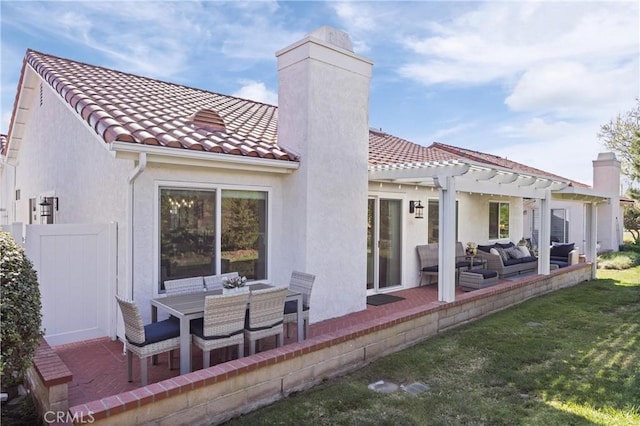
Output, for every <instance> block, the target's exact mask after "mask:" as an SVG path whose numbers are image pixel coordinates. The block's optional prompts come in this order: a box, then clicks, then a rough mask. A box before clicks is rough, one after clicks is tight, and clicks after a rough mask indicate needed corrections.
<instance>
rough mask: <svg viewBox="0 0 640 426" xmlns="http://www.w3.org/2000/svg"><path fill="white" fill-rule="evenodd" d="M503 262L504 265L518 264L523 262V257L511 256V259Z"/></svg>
mask: <svg viewBox="0 0 640 426" xmlns="http://www.w3.org/2000/svg"><path fill="white" fill-rule="evenodd" d="M502 263H503V264H504V266H511V265H518V264H520V263H522V258H520V259H513V258H511V259H507V260H503V261H502Z"/></svg>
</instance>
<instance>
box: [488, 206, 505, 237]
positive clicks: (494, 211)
mask: <svg viewBox="0 0 640 426" xmlns="http://www.w3.org/2000/svg"><path fill="white" fill-rule="evenodd" d="M499 238H509V203H498V202H493V201H492V202H490V203H489V239H490V240H497V239H499Z"/></svg>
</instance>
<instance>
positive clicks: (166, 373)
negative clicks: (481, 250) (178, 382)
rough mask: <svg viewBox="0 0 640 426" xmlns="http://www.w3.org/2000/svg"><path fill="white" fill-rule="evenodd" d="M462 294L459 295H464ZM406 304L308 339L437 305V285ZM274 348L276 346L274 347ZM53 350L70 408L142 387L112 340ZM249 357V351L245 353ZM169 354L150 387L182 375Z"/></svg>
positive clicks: (410, 295)
mask: <svg viewBox="0 0 640 426" xmlns="http://www.w3.org/2000/svg"><path fill="white" fill-rule="evenodd" d="M461 293H462V292H459V294H461ZM390 294H394V295H397V296H401V297H404V298H405V299H404V300H400V301H398V302H394V303H389V304H386V305H382V306H370V305H367V309H366V310H364V311H360V312H355V313H353V314H349V315H346V316H343V317H339V318H333V319H330V320H327V321H323V322H320V323H315V324H312V325H311V327H310V330H309V337H313V336H319V335H322V334H326V333H330V332H333V331H336V330H340V329H342V328H346V327H349V326H352V325H356V324H360V323H363V322H368V321H370V320H372V319H376V318H380V317H384V316H387V315H388V314H391V313H397V312H405V311H407V310H410V309H411V308H414V307H417V306H422V307H424V306H427V305H429V304H435V305H437V304H438V302H437V299H438V291H437V285H431V286H425V287H419V288H413V289H408V290H401V291H397V292H393V293H390ZM295 334H296V332H295V324H292V325H291V337H290V338H288V337H287V336H286V333H285V344H287V343H291V342H295V339H296V336H295ZM270 342H271V339H265V341H264V344H263V348H261V349H267V348H268V346H267V345H268V344H269V343H270ZM272 346H273V344H272ZM53 350H54V351H55V352H56V353H57V354H58V356H59V357H60V358H61V359H62V361H63V362H64V363H65V364H66V365H67V366H68V368H69V369H70V370H71V373H72V374H73V381H72V382H71V383H69V405H70V406H75V405H79V404H83V403H85V402H88V401H93V400H96V399H100V398H104V397H106V396H110V395H117V394H120V393H122V392H125V391H130V390H134V389H137V388H139V387H140V368H139V366H140V363H139V360H138V358H137V357H134V361H133V374H134V376H133V382H132V383H129V382H128V381H127V363H126V356H125V355H124V354H123V344H122V342H120V341H111V340H110V339H109V338H106V337H105V338H100V339H95V340H87V341H82V342H77V343H72V344H68V345H60V346H54V347H53ZM245 353H248V349H247V350H246V351H245ZM223 355H224V354H223V352H222V351H213V352H212V353H211V365H215V364H217V363H219V362H222V361H224V359H223ZM174 357H175V359H174V362H175V365H174V367H175V366H177V365H178V364H179V361H178V360H179V351H175V354H174ZM168 358H169V357H168V354H163V355H160V356H159V365H155V366H153V365H149V370H148V374H149V383H156V382H159V381H162V380H164V379H168V378H170V377H175V376H178V375H179V369H177V368H174V369H173V370H169V368H168ZM192 359H193V361H192V362H193V370H194V371H195V370H198V369H200V368H202V352H201V351H200V350H199V349H198V348H196V347H195V346H192Z"/></svg>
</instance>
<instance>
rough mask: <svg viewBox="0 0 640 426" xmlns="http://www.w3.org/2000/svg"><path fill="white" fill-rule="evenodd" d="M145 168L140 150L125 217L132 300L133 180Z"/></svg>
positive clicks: (132, 181) (131, 177)
mask: <svg viewBox="0 0 640 426" xmlns="http://www.w3.org/2000/svg"><path fill="white" fill-rule="evenodd" d="M146 168H147V153H146V152H140V153H139V154H138V165H137V166H136V168H135V169H133V172H132V173H131V175H130V176H129V194H128V195H129V209H128V213H129V214H128V218H127V222H128V223H127V225H128V229H129V233H128V240H129V241H128V242H127V253H128V256H127V261H128V263H129V284H130V285H129V289H130V291H131V292H130V293H129V295H128V297H129V299H130V300H133V265H134V252H133V221H134V217H133V212H134V205H135V199H134V181H135V180H136V179H137V178H138V176H140V174H142V172H143V171H144V170H145V169H146Z"/></svg>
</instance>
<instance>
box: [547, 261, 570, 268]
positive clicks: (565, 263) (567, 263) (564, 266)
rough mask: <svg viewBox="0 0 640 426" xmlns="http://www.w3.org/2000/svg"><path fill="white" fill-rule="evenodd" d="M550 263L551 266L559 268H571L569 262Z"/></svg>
mask: <svg viewBox="0 0 640 426" xmlns="http://www.w3.org/2000/svg"><path fill="white" fill-rule="evenodd" d="M549 263H550V264H551V265H558V268H566V267H567V266H569V262H564V261H562V260H551V261H550V262H549Z"/></svg>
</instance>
